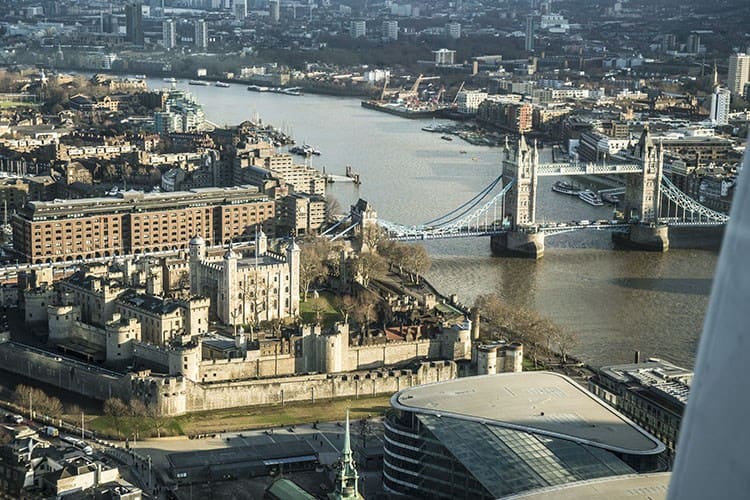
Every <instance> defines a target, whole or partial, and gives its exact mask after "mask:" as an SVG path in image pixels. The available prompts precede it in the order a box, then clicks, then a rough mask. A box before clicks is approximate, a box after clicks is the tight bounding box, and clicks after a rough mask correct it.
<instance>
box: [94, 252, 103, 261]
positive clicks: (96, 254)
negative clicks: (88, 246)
mask: <svg viewBox="0 0 750 500" xmlns="http://www.w3.org/2000/svg"><path fill="white" fill-rule="evenodd" d="M94 258H96V259H101V258H102V253H101V252H94Z"/></svg>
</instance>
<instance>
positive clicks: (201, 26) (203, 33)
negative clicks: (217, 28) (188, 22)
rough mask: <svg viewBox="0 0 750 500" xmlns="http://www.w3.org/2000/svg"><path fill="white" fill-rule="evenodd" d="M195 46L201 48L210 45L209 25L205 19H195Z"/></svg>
mask: <svg viewBox="0 0 750 500" xmlns="http://www.w3.org/2000/svg"><path fill="white" fill-rule="evenodd" d="M193 40H194V41H195V46H196V47H197V48H199V49H205V48H206V47H208V25H207V24H206V21H204V20H203V19H198V20H197V21H195V38H194V39H193Z"/></svg>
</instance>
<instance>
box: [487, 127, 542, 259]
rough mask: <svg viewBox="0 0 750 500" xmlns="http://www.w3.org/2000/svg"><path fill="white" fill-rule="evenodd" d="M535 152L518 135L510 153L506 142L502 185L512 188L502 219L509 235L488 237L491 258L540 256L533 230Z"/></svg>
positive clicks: (537, 234)
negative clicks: (510, 184) (506, 222)
mask: <svg viewBox="0 0 750 500" xmlns="http://www.w3.org/2000/svg"><path fill="white" fill-rule="evenodd" d="M537 165H539V151H538V150H537V148H536V144H534V147H533V148H531V147H529V145H528V144H527V143H526V138H525V137H524V136H523V135H521V137H520V138H519V139H518V144H517V145H516V148H515V150H514V151H513V152H511V150H510V147H509V146H508V142H507V139H506V142H505V151H504V159H503V185H504V186H505V185H508V183H510V182H512V183H513V186H512V187H511V188H510V190H509V191H508V193H507V194H506V195H505V199H506V202H505V213H504V214H503V217H505V218H507V220H508V222H509V223H510V227H509V231H508V232H506V233H504V234H498V235H495V236H492V238H491V240H490V245H491V248H492V252H493V253H494V254H495V255H514V256H520V257H530V258H534V259H538V258H540V257H542V256H543V255H544V234H543V233H540V232H538V231H537V227H536V185H537V175H536V170H537Z"/></svg>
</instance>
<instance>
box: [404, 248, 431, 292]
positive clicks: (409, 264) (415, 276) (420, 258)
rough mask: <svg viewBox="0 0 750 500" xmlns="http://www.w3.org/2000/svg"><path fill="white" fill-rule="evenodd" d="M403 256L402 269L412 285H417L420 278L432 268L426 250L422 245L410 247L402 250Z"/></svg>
mask: <svg viewBox="0 0 750 500" xmlns="http://www.w3.org/2000/svg"><path fill="white" fill-rule="evenodd" d="M404 254H405V255H404V267H405V268H406V270H407V271H408V272H409V276H410V278H411V281H412V283H419V280H420V278H421V276H422V275H423V274H424V273H426V272H427V271H428V270H429V269H430V266H432V261H430V256H429V255H427V250H425V248H424V247H423V246H422V245H411V246H409V247H407V248H406V249H405V250H404Z"/></svg>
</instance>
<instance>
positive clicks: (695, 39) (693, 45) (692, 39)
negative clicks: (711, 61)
mask: <svg viewBox="0 0 750 500" xmlns="http://www.w3.org/2000/svg"><path fill="white" fill-rule="evenodd" d="M700 49H701V36H700V35H699V34H697V33H690V34H689V35H688V37H687V43H686V44H685V52H688V53H689V54H697V53H698V52H700Z"/></svg>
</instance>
